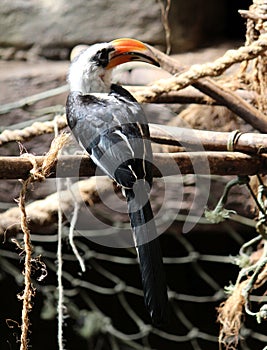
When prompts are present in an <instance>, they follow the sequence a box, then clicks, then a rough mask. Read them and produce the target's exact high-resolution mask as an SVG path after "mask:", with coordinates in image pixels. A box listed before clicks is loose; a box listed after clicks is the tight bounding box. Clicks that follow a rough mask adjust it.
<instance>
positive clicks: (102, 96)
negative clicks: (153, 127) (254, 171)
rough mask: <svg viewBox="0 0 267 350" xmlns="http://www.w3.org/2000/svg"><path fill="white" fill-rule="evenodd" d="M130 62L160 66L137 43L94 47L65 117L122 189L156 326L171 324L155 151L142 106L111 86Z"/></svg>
mask: <svg viewBox="0 0 267 350" xmlns="http://www.w3.org/2000/svg"><path fill="white" fill-rule="evenodd" d="M129 61H143V62H147V63H150V64H153V65H157V66H158V63H157V62H156V60H155V59H154V58H153V55H152V52H151V51H150V50H149V48H148V47H147V46H146V45H145V44H143V43H141V42H140V41H137V40H133V39H125V38H124V39H117V40H114V41H111V42H110V43H102V44H95V45H93V46H91V47H89V48H88V49H86V50H85V51H83V52H82V53H81V54H80V55H79V56H78V57H76V58H75V59H74V61H73V62H72V63H71V66H70V70H69V76H68V81H69V85H70V94H69V96H68V99H67V105H66V111H67V119H68V124H69V127H70V128H71V130H72V132H73V134H74V136H75V137H76V139H77V140H78V141H79V143H80V144H81V145H82V147H83V148H84V149H85V150H86V151H87V152H88V153H89V155H90V157H91V159H92V160H93V161H94V163H95V164H96V165H97V166H99V167H100V168H101V169H102V170H103V171H104V172H105V173H106V174H107V175H109V176H110V177H111V178H112V179H113V180H115V181H116V183H117V184H118V185H120V186H121V187H122V191H123V193H124V195H125V197H126V200H127V204H128V212H129V217H130V222H131V227H132V231H133V236H134V241H135V245H136V248H137V253H138V257H139V263H140V270H141V275H142V283H143V290H144V299H145V304H146V307H147V309H148V311H149V312H150V315H151V318H152V322H153V323H155V324H157V325H159V324H161V323H162V322H163V321H165V319H166V309H167V300H168V298H167V289H166V282H165V274H164V269H163V263H162V257H161V250H160V245H159V241H158V239H155V238H156V237H157V233H156V226H155V223H154V219H153V212H152V210H151V206H150V202H149V191H150V187H151V185H152V151H151V145H150V141H149V137H150V136H149V128H148V124H147V120H146V117H145V115H144V112H143V110H142V108H141V107H140V105H139V104H138V103H137V101H136V100H135V99H134V98H133V96H132V95H131V94H130V93H129V92H128V91H127V90H125V89H123V88H122V87H121V86H118V85H115V84H112V83H111V72H112V68H114V67H115V66H118V65H120V64H122V63H125V62H129Z"/></svg>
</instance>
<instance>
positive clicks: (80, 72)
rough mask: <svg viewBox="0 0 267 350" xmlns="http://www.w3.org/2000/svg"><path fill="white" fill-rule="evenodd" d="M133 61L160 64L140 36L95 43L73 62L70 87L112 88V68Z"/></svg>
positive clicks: (95, 89) (69, 79)
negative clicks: (137, 38) (139, 38)
mask: <svg viewBox="0 0 267 350" xmlns="http://www.w3.org/2000/svg"><path fill="white" fill-rule="evenodd" d="M130 61H141V62H147V63H150V64H153V65H156V66H159V64H158V63H157V61H156V59H155V57H154V56H153V53H152V51H151V50H150V49H149V47H148V46H146V45H145V44H144V43H142V42H141V41H138V40H134V39H128V38H122V39H116V40H113V41H111V42H109V43H102V44H95V45H92V46H90V47H89V48H87V49H85V50H84V51H82V52H81V53H80V54H79V55H78V56H77V57H76V58H75V59H74V60H73V62H72V63H71V66H70V70H69V76H68V81H69V84H70V90H71V91H80V92H82V93H92V92H109V90H110V85H111V73H112V69H113V68H115V67H116V66H118V65H120V64H123V63H126V62H130Z"/></svg>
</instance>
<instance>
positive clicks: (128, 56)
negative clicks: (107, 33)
mask: <svg viewBox="0 0 267 350" xmlns="http://www.w3.org/2000/svg"><path fill="white" fill-rule="evenodd" d="M110 44H111V45H112V46H113V47H114V49H115V50H114V51H113V52H111V53H110V61H109V64H108V65H107V67H106V69H111V68H114V67H116V66H118V65H120V64H123V63H126V62H131V61H141V62H146V63H150V64H153V65H154V66H158V67H159V63H158V62H157V61H156V59H155V57H154V55H153V53H152V51H151V50H150V49H149V47H148V46H146V45H145V44H144V43H142V42H141V41H139V40H135V39H129V38H121V39H116V40H113V41H111V42H110Z"/></svg>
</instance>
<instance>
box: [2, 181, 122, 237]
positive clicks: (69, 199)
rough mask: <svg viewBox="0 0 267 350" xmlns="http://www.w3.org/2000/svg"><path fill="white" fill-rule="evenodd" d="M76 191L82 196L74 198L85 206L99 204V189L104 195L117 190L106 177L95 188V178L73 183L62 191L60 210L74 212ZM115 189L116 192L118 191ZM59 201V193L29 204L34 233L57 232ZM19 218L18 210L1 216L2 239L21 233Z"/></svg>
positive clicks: (8, 211) (12, 210) (28, 210)
mask: <svg viewBox="0 0 267 350" xmlns="http://www.w3.org/2000/svg"><path fill="white" fill-rule="evenodd" d="M99 181H101V186H99V185H100V182H99ZM77 189H78V191H79V196H77V198H75V201H76V202H77V203H79V204H80V203H86V204H89V205H92V203H97V202H99V201H100V194H99V189H101V195H103V194H105V193H109V192H110V191H111V190H114V188H113V186H112V182H111V181H110V179H109V178H107V177H103V178H102V179H98V186H97V185H96V178H93V177H92V178H90V179H87V180H83V181H79V182H77V183H74V184H73V185H72V186H71V187H70V190H65V191H62V192H61V194H60V207H61V210H62V212H63V213H64V214H66V213H71V212H72V211H73V207H74V200H73V193H76V191H77ZM115 190H117V189H116V188H115ZM58 200H59V196H58V193H53V194H51V195H49V196H47V197H46V198H44V199H39V200H36V201H34V202H32V203H30V204H28V205H27V207H26V210H27V216H28V218H29V227H30V228H31V230H32V231H34V232H37V233H38V232H40V233H42V234H43V233H45V232H46V233H49V232H51V231H54V230H55V227H56V225H57V221H58V219H57V214H58V208H59V202H58ZM20 215H21V213H20V209H19V208H18V207H14V208H11V209H8V210H6V211H5V212H3V213H0V236H1V235H4V234H5V237H6V236H7V237H9V236H11V235H15V234H17V233H19V232H21V226H20Z"/></svg>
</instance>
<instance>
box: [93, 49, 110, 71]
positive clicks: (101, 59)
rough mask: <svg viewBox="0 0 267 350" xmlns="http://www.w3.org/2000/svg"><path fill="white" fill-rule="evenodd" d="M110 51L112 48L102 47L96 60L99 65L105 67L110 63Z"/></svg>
mask: <svg viewBox="0 0 267 350" xmlns="http://www.w3.org/2000/svg"><path fill="white" fill-rule="evenodd" d="M110 51H112V50H108V49H102V50H99V51H98V52H97V53H96V55H95V61H96V62H97V65H99V66H102V67H103V68H105V67H106V66H107V65H108V63H109V53H110Z"/></svg>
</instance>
